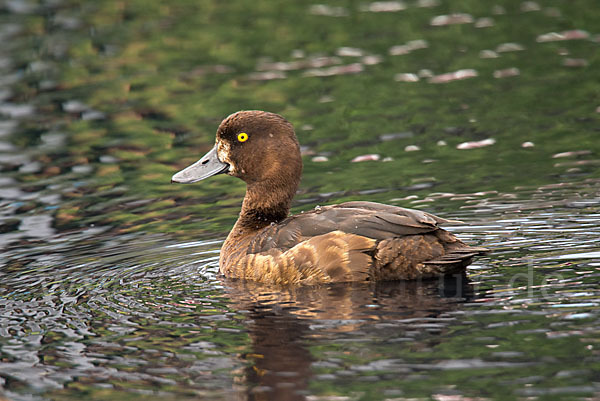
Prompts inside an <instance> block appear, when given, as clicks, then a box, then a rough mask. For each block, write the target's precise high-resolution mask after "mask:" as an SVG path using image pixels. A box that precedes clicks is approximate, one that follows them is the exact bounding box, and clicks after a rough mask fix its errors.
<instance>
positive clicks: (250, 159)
mask: <svg viewBox="0 0 600 401" xmlns="http://www.w3.org/2000/svg"><path fill="white" fill-rule="evenodd" d="M217 174H227V175H230V176H233V177H238V178H241V179H242V180H243V181H245V182H246V196H245V197H244V201H243V203H242V210H241V212H240V215H239V218H238V220H237V222H236V223H235V225H234V226H233V229H232V230H231V232H230V233H229V235H228V236H227V239H226V240H225V242H224V243H223V246H222V248H221V254H220V258H219V268H220V271H221V273H222V274H223V275H225V276H226V277H231V278H239V279H245V280H253V281H258V282H263V283H271V284H283V285H299V284H306V285H311V284H318V283H333V282H352V281H368V280H373V281H374V280H407V279H408V280H410V279H419V278H433V277H437V276H439V275H445V274H455V273H459V272H462V271H464V269H465V267H466V266H467V265H468V264H469V263H471V260H472V258H473V256H476V255H479V254H482V253H484V252H486V251H487V249H485V248H480V247H472V246H468V245H466V244H465V243H463V242H462V241H460V240H459V239H458V238H456V237H455V236H454V235H453V234H451V233H449V232H447V231H445V230H443V229H442V228H440V227H439V225H440V224H442V223H449V222H453V221H451V220H446V219H443V218H441V217H437V216H434V215H432V214H429V213H426V212H423V211H420V210H413V209H405V208H402V207H397V206H390V205H384V204H380V203H374V202H361V201H355V202H345V203H341V204H338V205H331V206H322V207H316V208H315V210H312V211H310V212H304V213H302V214H297V215H294V216H289V211H290V206H291V203H292V198H293V197H294V195H295V193H296V190H297V189H298V185H299V183H300V177H301V174H302V158H301V155H300V146H299V144H298V139H297V138H296V134H295V133H294V127H293V126H292V124H290V123H289V122H288V121H287V120H286V119H284V118H283V117H281V116H280V115H277V114H274V113H268V112H264V111H257V110H254V111H239V112H237V113H234V114H231V115H230V116H229V117H227V118H225V120H223V122H221V124H220V125H219V128H218V129H217V135H216V144H215V146H214V147H213V148H212V149H211V150H210V151H209V152H208V153H207V154H206V155H204V156H203V157H202V158H201V159H200V160H198V161H197V162H196V163H194V164H192V165H191V166H189V167H187V168H185V169H183V170H181V171H179V172H178V173H176V174H175V175H173V178H172V180H171V181H172V182H177V183H183V184H191V183H194V182H197V181H200V180H203V179H205V178H208V177H211V176H213V175H217Z"/></svg>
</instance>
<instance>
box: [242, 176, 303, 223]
mask: <svg viewBox="0 0 600 401" xmlns="http://www.w3.org/2000/svg"><path fill="white" fill-rule="evenodd" d="M297 188H298V185H297V184H296V185H289V183H288V185H287V186H282V185H275V184H274V183H273V182H269V181H266V182H265V181H263V182H259V183H249V184H248V185H247V187H246V196H245V197H244V202H243V203H242V211H241V212H240V217H239V218H238V221H237V222H236V224H235V227H234V230H233V231H236V232H237V231H241V232H240V234H241V233H242V232H246V233H247V232H249V231H255V230H260V229H261V228H263V227H266V226H268V225H270V224H271V223H275V224H276V223H279V222H280V221H281V220H283V219H285V218H286V217H287V216H288V214H289V212H290V207H291V204H292V198H293V197H294V195H295V194H296V189H297Z"/></svg>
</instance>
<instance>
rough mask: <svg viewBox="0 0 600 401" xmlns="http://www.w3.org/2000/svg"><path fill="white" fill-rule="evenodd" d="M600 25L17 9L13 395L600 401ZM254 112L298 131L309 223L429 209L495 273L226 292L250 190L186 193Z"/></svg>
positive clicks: (196, 4) (204, 4) (286, 7)
mask: <svg viewBox="0 0 600 401" xmlns="http://www.w3.org/2000/svg"><path fill="white" fill-rule="evenodd" d="M598 27H600V6H599V5H598V4H597V2H595V1H592V0H587V1H578V2H576V3H572V2H569V3H567V2H563V1H558V0H556V1H551V0H548V1H538V2H531V1H526V2H521V1H510V0H503V1H498V2H495V3H490V2H481V1H476V0H472V1H461V2H453V1H443V0H440V1H436V0H429V1H426V0H419V1H406V2H378V3H368V2H364V3H362V2H351V1H335V2H330V3H327V4H325V3H322V4H318V3H310V2H294V3H293V4H287V3H277V2H270V1H255V2H253V3H252V6H250V5H249V3H246V2H241V1H239V2H238V1H229V2H219V1H207V0H204V1H191V0H189V1H188V0H181V1H178V2H167V1H164V2H162V1H147V0H146V1H142V0H132V1H127V2H125V1H116V0H100V1H87V2H86V1H75V0H47V1H33V0H32V1H17V0H3V1H0V43H1V45H0V266H1V267H0V275H1V284H0V304H1V307H0V333H1V336H0V385H1V388H2V389H1V390H0V395H1V396H0V398H1V397H2V396H4V397H5V398H7V399H11V400H46V399H52V400H73V399H89V400H115V399H131V400H138V399H144V400H149V399H151V400H155V399H156V400H158V399H160V400H175V399H176V400H186V399H225V400H242V399H243V400H246V399H248V400H266V399H273V400H310V401H314V400H336V401H338V400H408V399H419V400H421V399H423V400H427V399H433V400H438V401H440V400H453V401H454V400H514V399H539V400H563V399H573V400H593V399H597V398H598V397H600V379H599V378H600V353H599V349H600V315H599V308H600V285H599V284H598V282H599V280H598V277H599V276H600V170H599V166H600V159H599V157H598V154H599V152H600V141H599V140H598V136H599V135H600V95H599V94H600V68H598V65H599V63H600V53H599V47H600V31H599V30H598V29H599V28H598ZM459 78H462V79H459ZM239 109H267V110H270V111H274V112H278V113H281V114H283V115H285V116H286V117H287V118H288V119H289V120H290V121H291V122H292V123H293V124H294V125H295V126H296V128H297V133H298V136H299V139H300V142H301V143H302V144H303V145H304V146H305V148H304V152H305V154H306V156H305V159H304V160H305V173H304V179H303V182H302V184H301V188H300V191H299V194H298V196H297V201H296V203H295V206H294V209H293V211H294V212H299V211H301V210H307V209H311V208H314V207H315V206H316V205H323V204H328V203H335V202H340V201H345V200H357V199H361V200H370V201H380V202H385V203H389V204H395V205H401V206H406V207H413V208H419V209H423V210H427V211H429V212H433V213H436V214H439V215H441V216H443V217H448V218H455V219H460V220H463V221H464V222H465V223H466V224H465V225H463V226H455V227H449V229H450V230H451V231H453V232H455V233H457V234H458V235H459V236H460V237H461V238H462V239H464V240H465V241H467V242H469V243H472V244H481V245H485V246H487V247H489V248H492V250H493V252H492V253H491V254H490V255H488V256H486V257H481V258H479V259H478V260H477V261H476V263H474V264H473V265H472V266H470V267H469V269H468V271H467V273H466V274H465V275H463V276H456V277H449V278H446V279H444V280H434V281H428V282H400V283H378V284H355V285H335V286H323V287H317V288H315V287H309V288H297V289H294V288H270V287H265V286H258V285H254V284H252V283H243V282H233V281H228V280H225V279H223V278H222V277H220V276H219V275H218V251H219V248H220V245H221V242H222V240H223V238H224V236H225V235H226V233H227V231H228V230H229V228H230V227H231V225H232V224H233V222H234V221H235V218H236V216H237V213H238V211H239V206H240V200H241V197H242V195H243V192H244V187H243V185H242V184H241V183H240V182H237V181H236V180H234V179H232V178H230V177H216V178H214V179H213V180H211V181H207V182H202V183H201V184H197V185H193V186H175V185H170V184H169V179H170V176H171V175H172V174H173V172H175V171H177V170H178V169H179V168H181V167H183V166H185V165H186V164H187V163H190V162H192V161H194V160H195V159H196V158H198V157H199V156H200V155H201V154H202V153H203V152H204V151H206V150H208V149H209V148H210V146H211V144H212V142H213V138H214V131H215V129H216V126H217V125H218V123H219V122H220V120H221V119H222V118H223V117H225V116H226V115H228V114H229V113H231V112H234V111H236V110H239ZM368 155H374V156H368ZM361 156H362V157H361ZM356 157H359V160H361V159H363V160H364V159H376V160H371V161H363V162H354V163H353V162H351V161H352V160H353V159H354V158H356Z"/></svg>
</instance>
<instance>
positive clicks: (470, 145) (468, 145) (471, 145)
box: [456, 138, 496, 150]
mask: <svg viewBox="0 0 600 401" xmlns="http://www.w3.org/2000/svg"><path fill="white" fill-rule="evenodd" d="M495 143H496V140H495V139H494V138H487V139H483V140H481V141H469V142H463V143H460V144H458V145H456V149H461V150H465V149H477V148H483V147H485V146H491V145H493V144H495Z"/></svg>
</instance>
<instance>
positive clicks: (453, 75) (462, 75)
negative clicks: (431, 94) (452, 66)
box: [428, 68, 478, 84]
mask: <svg viewBox="0 0 600 401" xmlns="http://www.w3.org/2000/svg"><path fill="white" fill-rule="evenodd" d="M477 75H478V74H477V71H476V70H474V69H471V68H469V69H464V70H458V71H454V72H448V73H445V74H440V75H436V76H433V77H431V78H429V81H428V82H429V83H432V84H441V83H447V82H452V81H459V80H462V79H468V78H474V77H476V76H477Z"/></svg>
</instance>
